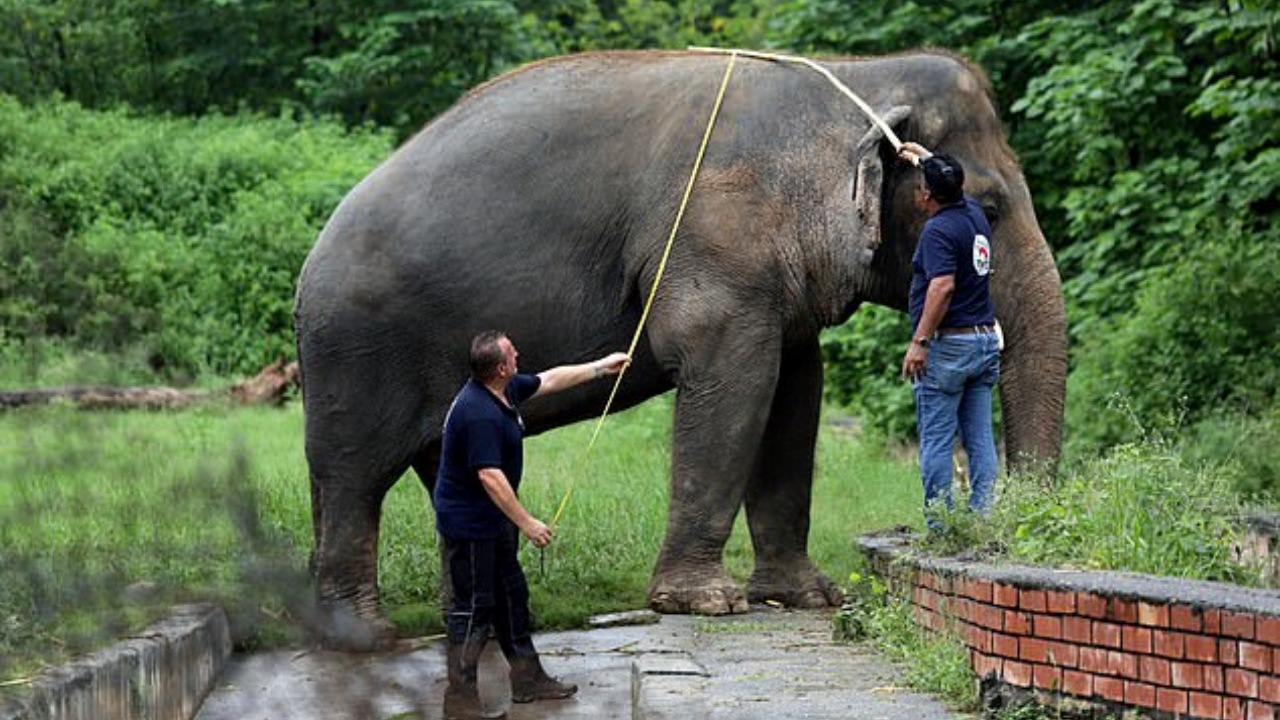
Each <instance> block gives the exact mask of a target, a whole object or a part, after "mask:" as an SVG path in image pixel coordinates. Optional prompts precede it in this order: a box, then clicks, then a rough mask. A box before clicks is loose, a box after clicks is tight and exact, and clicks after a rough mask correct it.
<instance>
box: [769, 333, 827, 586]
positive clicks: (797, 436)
mask: <svg viewBox="0 0 1280 720" xmlns="http://www.w3.org/2000/svg"><path fill="white" fill-rule="evenodd" d="M821 403H822V358H821V354H820V350H819V347H818V343H817V342H816V341H815V342H813V343H812V344H810V345H806V346H804V347H802V348H797V349H792V350H789V351H788V352H786V353H785V354H784V355H783V359H782V368H781V371H780V373H779V377H778V391H777V392H776V393H775V394H774V397H773V405H772V409H771V410H770V413H769V421H768V424H767V426H766V429H765V434H764V441H763V442H761V443H760V453H759V455H758V456H757V459H756V466H755V471H754V472H753V473H752V475H751V482H750V485H748V487H747V494H746V508H747V524H748V526H749V527H750V528H751V543H752V545H753V546H754V547H755V560H756V566H755V570H754V571H753V572H752V574H751V580H750V582H749V583H748V585H747V593H748V597H749V598H750V600H751V601H752V602H763V601H766V600H772V601H775V602H780V603H783V604H785V605H789V606H791V607H826V606H828V605H839V604H840V603H841V601H842V600H843V593H842V592H841V590H840V588H839V587H838V586H837V585H836V584H835V583H833V582H831V580H829V579H828V578H827V577H826V576H824V575H823V574H822V573H821V572H819V571H818V569H817V568H816V567H814V565H813V562H812V561H811V560H810V559H809V548H808V543H809V512H810V504H811V499H812V490H813V454H814V447H815V444H816V441H817V436H818V416H819V411H820V409H821Z"/></svg>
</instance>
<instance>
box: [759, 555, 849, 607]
mask: <svg viewBox="0 0 1280 720" xmlns="http://www.w3.org/2000/svg"><path fill="white" fill-rule="evenodd" d="M747 597H748V598H750V599H751V602H775V603H781V604H782V605H785V606H787V607H795V608H824V607H839V606H840V604H841V603H842V602H844V591H843V590H841V589H840V586H839V585H836V584H835V583H833V582H831V580H830V579H828V578H827V576H826V575H823V574H822V573H821V572H820V571H819V570H818V569H817V568H815V567H814V566H813V563H811V562H810V561H809V559H808V558H799V559H797V560H796V561H795V562H793V563H791V564H776V565H767V566H761V565H757V566H756V569H755V572H753V573H751V580H750V581H749V582H748V583H747Z"/></svg>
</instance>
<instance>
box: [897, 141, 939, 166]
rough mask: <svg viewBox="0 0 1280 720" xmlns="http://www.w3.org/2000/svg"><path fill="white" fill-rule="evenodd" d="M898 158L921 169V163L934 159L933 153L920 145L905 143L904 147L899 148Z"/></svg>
mask: <svg viewBox="0 0 1280 720" xmlns="http://www.w3.org/2000/svg"><path fill="white" fill-rule="evenodd" d="M898 157H900V158H902V159H903V160H906V161H907V162H909V163H911V164H912V165H915V166H916V167H919V166H920V161H921V160H927V159H928V158H931V157H933V153H931V152H929V150H928V149H927V148H925V146H923V145H921V144H920V143H915V142H904V143H902V147H900V148H898Z"/></svg>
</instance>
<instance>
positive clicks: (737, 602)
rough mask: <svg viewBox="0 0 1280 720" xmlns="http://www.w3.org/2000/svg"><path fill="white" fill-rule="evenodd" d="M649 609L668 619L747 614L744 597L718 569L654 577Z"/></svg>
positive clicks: (690, 570)
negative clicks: (676, 616) (662, 614)
mask: <svg viewBox="0 0 1280 720" xmlns="http://www.w3.org/2000/svg"><path fill="white" fill-rule="evenodd" d="M649 607H650V608H652V609H653V610H655V611H657V612H660V613H666V614H670V615H684V614H693V615H729V614H733V613H745V612H746V611H747V610H748V607H747V597H746V595H744V594H743V592H742V588H741V587H739V586H738V584H737V583H736V582H734V581H733V578H731V577H729V576H728V574H726V573H725V571H724V569H723V568H720V567H718V566H717V567H707V568H699V569H685V570H671V571H666V572H662V571H659V572H657V573H655V574H654V577H653V581H652V582H651V583H649Z"/></svg>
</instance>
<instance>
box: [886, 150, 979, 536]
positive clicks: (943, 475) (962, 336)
mask: <svg viewBox="0 0 1280 720" xmlns="http://www.w3.org/2000/svg"><path fill="white" fill-rule="evenodd" d="M899 154H900V156H901V157H902V158H903V159H904V160H907V161H908V162H911V163H912V164H914V165H917V166H919V167H920V169H921V171H922V172H921V174H922V176H923V178H922V180H923V182H922V183H921V184H920V185H919V186H918V187H917V188H916V202H917V204H918V205H919V206H920V208H921V209H923V210H925V211H926V212H928V213H929V219H928V220H927V221H926V222H925V225H924V229H923V230H922V231H921V233H920V242H919V244H918V245H917V246H916V251H915V255H914V256H913V257H912V259H911V295H910V298H909V301H908V309H909V311H910V313H911V322H912V326H913V327H914V331H913V334H912V339H911V344H910V345H909V346H908V347H907V352H906V355H905V356H904V357H903V359H902V375H903V377H906V378H910V379H911V381H912V390H913V392H914V395H915V399H916V423H917V425H918V426H919V431H920V472H921V475H922V478H923V481H924V501H925V519H926V522H927V523H928V525H929V528H930V529H931V530H938V529H940V528H941V527H942V523H941V521H940V520H939V519H938V517H937V513H936V511H937V510H938V506H939V505H945V506H946V508H947V509H951V508H952V507H953V501H952V497H951V481H952V463H951V449H952V446H953V445H954V443H955V439H956V435H957V432H958V433H959V435H960V440H961V443H962V444H963V445H964V449H965V454H966V455H968V457H969V481H970V487H971V490H970V494H969V508H970V509H971V510H974V511H977V512H979V513H983V514H985V513H986V512H987V511H988V510H989V509H990V507H991V502H992V499H993V495H994V490H995V482H996V469H997V467H996V466H997V458H996V446H995V436H994V433H993V431H992V428H991V395H992V389H993V388H994V387H995V384H996V382H997V381H998V380H999V377H1000V347H999V344H1000V341H999V337H998V334H997V333H996V330H995V315H994V313H993V310H992V306H991V293H990V279H991V259H992V257H991V253H992V247H991V236H992V233H991V225H990V224H989V223H988V221H987V218H986V215H985V214H984V213H983V212H982V209H981V208H980V207H979V206H978V203H977V202H976V201H975V200H974V199H973V198H972V197H969V196H968V195H965V194H964V168H963V167H961V165H960V163H958V162H956V161H955V159H953V158H951V157H949V156H947V155H934V154H932V153H930V152H929V151H928V150H926V149H925V148H923V147H921V146H920V145H918V144H916V143H904V144H903V146H902V149H901V151H900V153H899Z"/></svg>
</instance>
